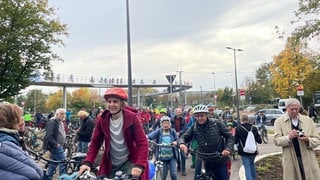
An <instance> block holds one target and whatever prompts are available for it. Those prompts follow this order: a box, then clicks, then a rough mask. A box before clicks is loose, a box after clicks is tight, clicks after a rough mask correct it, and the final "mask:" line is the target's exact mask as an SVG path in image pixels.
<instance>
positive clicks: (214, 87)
mask: <svg viewBox="0 0 320 180" xmlns="http://www.w3.org/2000/svg"><path fill="white" fill-rule="evenodd" d="M211 74H212V75H213V91H215V90H216V73H214V72H212V73H211Z"/></svg>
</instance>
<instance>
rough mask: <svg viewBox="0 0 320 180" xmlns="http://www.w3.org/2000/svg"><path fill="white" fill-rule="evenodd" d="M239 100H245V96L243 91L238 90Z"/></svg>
mask: <svg viewBox="0 0 320 180" xmlns="http://www.w3.org/2000/svg"><path fill="white" fill-rule="evenodd" d="M239 95H240V100H245V99H246V96H245V91H244V90H243V89H240V93H239Z"/></svg>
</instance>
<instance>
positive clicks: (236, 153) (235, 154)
mask: <svg viewBox="0 0 320 180" xmlns="http://www.w3.org/2000/svg"><path fill="white" fill-rule="evenodd" d="M232 158H233V160H237V159H238V151H233V153H232Z"/></svg>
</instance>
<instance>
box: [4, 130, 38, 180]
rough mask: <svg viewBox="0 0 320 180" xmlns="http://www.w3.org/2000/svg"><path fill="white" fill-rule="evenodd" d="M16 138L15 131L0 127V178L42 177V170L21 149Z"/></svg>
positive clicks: (35, 178)
mask: <svg viewBox="0 0 320 180" xmlns="http://www.w3.org/2000/svg"><path fill="white" fill-rule="evenodd" d="M17 138H18V134H17V131H14V130H9V129H5V128H1V129H0V179H17V180H24V179H25V180H28V179H32V180H38V179H42V178H43V170H42V169H41V168H40V167H39V166H38V164H37V163H36V162H35V161H34V160H33V159H32V158H31V157H30V156H29V155H28V154H27V153H26V152H25V151H23V150H22V148H21V147H20V146H19V141H18V139H17Z"/></svg>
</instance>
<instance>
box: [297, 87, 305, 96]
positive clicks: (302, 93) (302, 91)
mask: <svg viewBox="0 0 320 180" xmlns="http://www.w3.org/2000/svg"><path fill="white" fill-rule="evenodd" d="M297 96H304V90H303V86H301V85H300V86H298V87H297Z"/></svg>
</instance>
